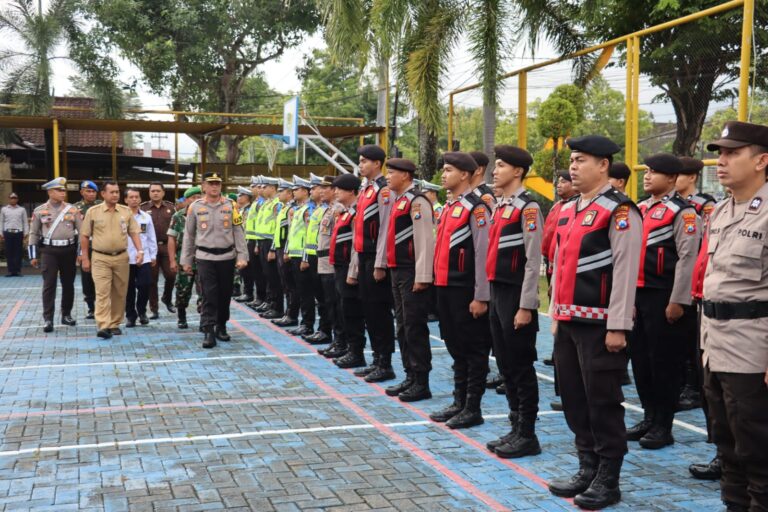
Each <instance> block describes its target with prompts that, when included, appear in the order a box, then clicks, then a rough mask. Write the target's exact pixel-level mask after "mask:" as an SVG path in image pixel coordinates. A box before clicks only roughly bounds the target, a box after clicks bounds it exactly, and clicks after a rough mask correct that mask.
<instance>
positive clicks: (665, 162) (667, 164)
mask: <svg viewBox="0 0 768 512" xmlns="http://www.w3.org/2000/svg"><path fill="white" fill-rule="evenodd" d="M644 163H645V165H647V166H648V167H649V168H651V169H653V171H654V172H658V173H661V174H680V171H682V170H683V163H682V162H681V161H680V159H679V158H677V157H676V156H675V155H673V154H671V153H657V154H655V155H651V156H649V157H648V158H646V159H645V160H644Z"/></svg>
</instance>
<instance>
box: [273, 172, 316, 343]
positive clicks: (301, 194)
mask: <svg viewBox="0 0 768 512" xmlns="http://www.w3.org/2000/svg"><path fill="white" fill-rule="evenodd" d="M293 185H294V186H293V199H294V201H295V202H296V204H295V207H294V209H293V210H292V211H291V212H290V213H289V214H288V219H289V224H290V225H289V228H288V239H287V240H286V242H285V248H286V253H285V255H284V258H285V259H286V260H287V261H288V262H289V263H290V267H291V276H292V278H293V282H294V284H295V286H296V296H297V300H296V301H295V302H294V303H293V304H290V305H289V310H288V316H289V317H290V318H298V316H299V310H301V323H300V324H299V325H298V326H297V327H295V328H293V329H289V330H288V332H289V333H291V334H293V335H296V336H302V335H306V334H312V333H313V332H314V330H315V295H314V292H313V290H312V275H311V274H310V273H309V272H306V271H302V269H301V266H302V265H301V264H302V263H303V262H304V250H305V245H306V238H307V225H308V224H309V218H310V216H311V215H312V212H313V211H314V206H315V205H314V203H312V202H311V201H310V199H309V189H310V187H311V185H310V183H309V181H308V180H305V179H304V178H300V177H299V176H295V175H294V177H293ZM275 325H281V326H282V322H280V323H278V322H275Z"/></svg>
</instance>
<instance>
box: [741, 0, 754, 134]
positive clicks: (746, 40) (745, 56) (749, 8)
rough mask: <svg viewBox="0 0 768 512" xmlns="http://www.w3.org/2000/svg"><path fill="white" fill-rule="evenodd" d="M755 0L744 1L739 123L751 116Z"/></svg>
mask: <svg viewBox="0 0 768 512" xmlns="http://www.w3.org/2000/svg"><path fill="white" fill-rule="evenodd" d="M754 18H755V0H744V21H743V23H742V28H741V70H740V73H739V121H747V117H748V116H749V68H750V66H751V65H752V24H753V21H754Z"/></svg>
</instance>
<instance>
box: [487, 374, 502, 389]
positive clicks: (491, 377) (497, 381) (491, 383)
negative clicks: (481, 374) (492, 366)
mask: <svg viewBox="0 0 768 512" xmlns="http://www.w3.org/2000/svg"><path fill="white" fill-rule="evenodd" d="M503 383H504V379H503V378H502V376H501V375H499V374H498V373H496V372H493V373H489V374H488V377H487V378H486V379H485V387H486V388H487V389H496V388H497V387H499V386H501V385H502V384H503Z"/></svg>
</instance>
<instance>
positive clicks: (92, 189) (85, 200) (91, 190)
mask: <svg viewBox="0 0 768 512" xmlns="http://www.w3.org/2000/svg"><path fill="white" fill-rule="evenodd" d="M98 193H99V187H98V186H97V185H96V183H94V182H93V181H91V180H84V181H83V182H81V183H80V196H81V197H82V199H80V201H78V202H76V203H75V205H74V206H75V208H77V210H78V211H79V212H80V218H81V219H83V218H85V214H86V213H87V212H88V209H89V208H91V207H92V206H96V205H97V204H101V202H102V201H101V199H96V197H97V195H98ZM89 256H90V255H89ZM80 282H81V283H82V285H83V299H84V300H85V304H86V305H87V306H88V313H86V315H85V318H87V319H93V318H94V308H95V304H96V288H95V287H94V285H93V274H91V273H90V272H86V271H85V270H83V269H82V267H81V268H80Z"/></svg>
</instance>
